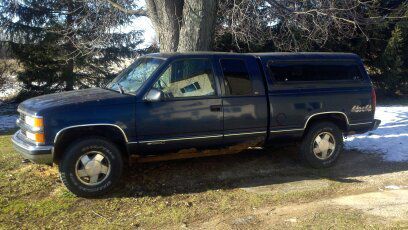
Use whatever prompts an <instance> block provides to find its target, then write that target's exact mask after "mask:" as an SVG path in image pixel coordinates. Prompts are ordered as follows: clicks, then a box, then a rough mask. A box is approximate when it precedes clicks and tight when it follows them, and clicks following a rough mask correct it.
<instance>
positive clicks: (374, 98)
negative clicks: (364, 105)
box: [371, 87, 377, 112]
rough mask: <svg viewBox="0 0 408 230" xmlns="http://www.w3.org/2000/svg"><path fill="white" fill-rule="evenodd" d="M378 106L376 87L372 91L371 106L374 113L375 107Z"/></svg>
mask: <svg viewBox="0 0 408 230" xmlns="http://www.w3.org/2000/svg"><path fill="white" fill-rule="evenodd" d="M376 105H377V95H376V94H375V89H374V87H373V88H372V89H371V106H372V107H373V112H375V106H376Z"/></svg>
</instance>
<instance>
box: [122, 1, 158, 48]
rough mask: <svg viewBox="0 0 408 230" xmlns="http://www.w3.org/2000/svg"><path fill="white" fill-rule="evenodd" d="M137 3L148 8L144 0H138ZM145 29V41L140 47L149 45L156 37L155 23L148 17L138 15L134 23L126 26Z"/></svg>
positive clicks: (129, 28)
mask: <svg viewBox="0 0 408 230" xmlns="http://www.w3.org/2000/svg"><path fill="white" fill-rule="evenodd" d="M136 4H137V5H138V6H140V7H144V8H146V3H145V1H144V0H137V1H136ZM132 29H133V30H134V29H136V30H143V31H144V32H143V39H144V42H143V44H142V45H141V47H140V48H144V47H148V46H149V45H150V44H152V43H153V42H154V41H155V40H157V39H156V33H155V31H154V29H153V24H152V22H151V21H150V19H149V18H148V17H138V18H136V19H134V20H133V23H132V24H130V25H129V26H127V27H126V28H125V30H132Z"/></svg>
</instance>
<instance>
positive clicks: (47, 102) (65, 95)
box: [18, 88, 133, 115]
mask: <svg viewBox="0 0 408 230" xmlns="http://www.w3.org/2000/svg"><path fill="white" fill-rule="evenodd" d="M125 98H133V96H130V95H125V94H120V93H119V92H115V91H111V90H107V89H101V88H91V89H83V90H74V91H68V92H62V93H54V94H48V95H43V96H39V97H34V98H31V99H28V100H26V101H24V102H22V103H21V104H20V105H19V106H18V108H19V110H22V111H24V112H27V113H30V114H36V115H41V114H39V113H41V112H44V111H45V110H48V109H53V108H58V107H65V106H68V105H70V106H72V105H84V104H89V105H90V106H92V105H102V104H103V105H110V104H116V103H120V102H122V103H123V99H125Z"/></svg>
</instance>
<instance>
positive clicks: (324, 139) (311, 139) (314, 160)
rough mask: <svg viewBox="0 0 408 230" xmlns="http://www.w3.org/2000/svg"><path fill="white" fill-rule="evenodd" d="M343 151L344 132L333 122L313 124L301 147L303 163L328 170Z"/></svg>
mask: <svg viewBox="0 0 408 230" xmlns="http://www.w3.org/2000/svg"><path fill="white" fill-rule="evenodd" d="M342 151H343V134H342V131H341V130H340V129H339V127H338V126H337V125H335V124H333V123H331V122H321V123H316V124H313V125H312V126H311V127H310V129H309V130H308V132H307V133H306V135H305V136H304V138H303V141H302V144H301V146H300V156H301V158H302V160H303V162H304V163H306V164H308V165H310V166H311V167H313V168H328V167H330V166H332V165H334V164H335V163H336V161H337V159H338V158H339V155H340V153H341V152H342Z"/></svg>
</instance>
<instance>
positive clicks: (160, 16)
mask: <svg viewBox="0 0 408 230" xmlns="http://www.w3.org/2000/svg"><path fill="white" fill-rule="evenodd" d="M146 6H147V9H148V15H149V18H150V20H152V22H153V26H154V29H155V31H156V33H157V36H158V38H159V43H160V52H175V51H177V46H178V43H179V32H180V21H181V16H182V13H183V0H147V1H146Z"/></svg>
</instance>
